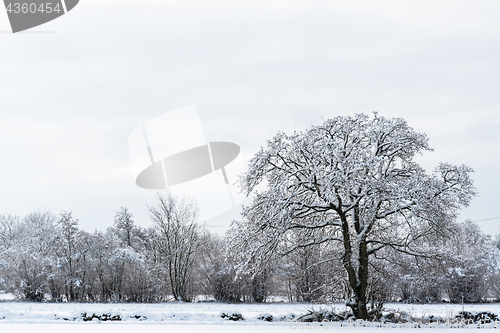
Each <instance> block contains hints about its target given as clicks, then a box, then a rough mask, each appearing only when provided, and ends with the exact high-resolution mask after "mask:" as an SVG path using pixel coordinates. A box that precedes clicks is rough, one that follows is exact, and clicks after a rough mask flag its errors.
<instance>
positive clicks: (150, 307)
mask: <svg viewBox="0 0 500 333" xmlns="http://www.w3.org/2000/svg"><path fill="white" fill-rule="evenodd" d="M332 307H334V308H335V309H336V310H337V311H343V310H345V309H346V307H345V305H343V304H310V303H265V304H226V303H217V302H206V303H177V302H171V303H158V304H142V303H141V304H134V303H125V304H116V303H115V304H91V303H89V304H85V303H28V302H0V332H2V333H3V332H8V331H9V330H10V329H14V328H16V327H18V328H20V330H16V332H23V331H24V328H26V327H32V326H29V325H28V326H26V324H37V327H38V326H40V327H41V328H43V329H44V330H45V329H47V327H52V326H54V324H58V325H60V324H62V325H76V326H72V327H75V328H76V332H78V329H79V328H78V327H86V326H88V325H93V326H92V327H93V328H98V331H99V330H100V329H101V327H112V328H113V330H114V329H115V328H116V329H118V327H123V325H129V324H131V325H133V327H136V328H137V326H136V325H148V330H149V327H152V326H155V325H159V327H161V326H164V325H168V326H169V327H170V326H175V327H180V328H182V330H183V331H184V330H185V329H186V332H189V331H190V330H191V329H193V330H199V329H200V328H201V327H202V326H203V327H205V326H206V325H208V326H213V325H215V326H216V327H219V328H220V327H222V326H224V327H226V326H229V327H233V329H234V325H236V326H237V329H238V331H241V330H240V329H243V330H245V329H246V328H245V327H247V326H249V327H253V328H254V329H255V328H256V327H255V326H256V325H259V330H261V328H260V327H261V326H262V329H264V331H263V332H266V331H267V329H266V328H265V327H273V332H275V331H276V330H277V331H280V330H281V329H282V328H283V327H285V328H287V329H291V327H290V326H291V322H290V319H291V318H292V315H295V317H297V316H299V315H301V314H303V313H305V312H307V311H308V310H310V309H320V308H322V309H325V308H332ZM385 308H387V309H391V310H398V311H405V312H407V313H409V314H410V315H412V316H413V317H414V318H416V319H417V320H418V319H419V318H425V317H426V316H429V315H434V316H440V317H443V318H453V317H454V316H455V315H457V314H458V313H459V312H460V311H462V305H461V304H402V303H388V304H386V305H385ZM463 308H464V310H465V311H471V312H479V311H489V312H493V313H496V314H500V304H465V305H464V306H463ZM83 312H85V313H87V315H88V316H91V315H92V314H94V313H95V314H96V315H102V314H106V313H109V314H111V315H120V316H121V318H122V320H123V321H120V322H101V323H100V324H102V325H104V326H98V325H94V323H92V322H83V321H82V320H81V313H83ZM221 313H227V314H233V313H241V314H242V315H243V317H244V318H245V321H242V322H241V321H240V322H232V321H229V320H227V319H223V318H221ZM136 315H137V316H138V317H139V319H136V318H135V316H136ZM268 315H272V316H273V318H275V319H277V318H281V320H280V321H275V322H265V321H262V320H259V319H258V318H259V317H263V316H268ZM64 318H69V319H71V320H74V318H76V321H66V320H64ZM97 323H99V322H98V321H97ZM38 324H39V325H38ZM302 324H304V323H302ZM79 325H81V326H79ZM56 326H57V325H56ZM274 329H276V330H274ZM203 330H204V331H205V328H203ZM223 330H225V328H224V329H223ZM37 331H39V330H38V328H37ZM56 331H57V330H56ZM56 331H54V332H56ZM120 331H121V330H120ZM125 332H126V331H125ZM152 332H155V329H153V331H152ZM72 333H73V332H72Z"/></svg>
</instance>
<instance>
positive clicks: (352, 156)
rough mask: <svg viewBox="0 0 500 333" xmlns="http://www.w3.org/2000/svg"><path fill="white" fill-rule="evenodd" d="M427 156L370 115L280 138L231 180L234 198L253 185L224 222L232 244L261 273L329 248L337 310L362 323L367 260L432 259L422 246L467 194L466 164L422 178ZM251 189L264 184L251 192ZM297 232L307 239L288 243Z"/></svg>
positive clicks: (444, 230)
mask: <svg viewBox="0 0 500 333" xmlns="http://www.w3.org/2000/svg"><path fill="white" fill-rule="evenodd" d="M430 150H431V149H430V147H429V145H428V138H427V137H426V135H425V134H421V133H418V132H416V131H414V130H413V129H412V128H411V127H409V126H408V124H407V123H406V121H405V120H403V119H400V118H397V119H386V118H384V117H380V116H378V115H377V114H376V113H375V114H374V116H373V117H371V118H370V117H369V116H367V115H364V114H358V115H356V116H354V117H336V118H334V119H329V120H327V121H325V122H324V123H323V124H322V125H319V126H313V127H312V128H310V129H309V130H307V131H305V132H295V133H294V134H292V135H286V134H285V133H281V132H280V133H278V134H277V135H276V136H275V137H274V138H273V139H272V140H270V141H268V143H267V147H265V148H261V150H260V151H259V152H258V153H257V154H256V155H255V156H254V157H253V158H252V159H251V160H250V162H249V169H248V171H247V172H246V173H245V174H244V175H243V176H242V177H241V179H240V185H241V187H242V189H243V191H244V192H246V193H247V194H249V193H250V192H252V191H253V190H254V189H255V198H254V200H253V203H252V204H251V205H250V206H248V207H245V209H244V211H243V217H244V219H243V221H240V222H236V223H234V225H233V226H234V228H235V230H236V234H237V236H236V237H235V238H234V239H233V242H232V244H233V247H234V249H235V250H236V249H238V251H245V253H246V254H247V255H248V258H249V259H248V260H247V261H246V263H249V262H254V261H257V262H259V263H260V266H261V267H266V262H269V261H270V260H271V259H272V258H273V256H275V255H276V254H279V255H287V254H289V253H291V252H293V251H296V250H298V249H301V248H305V247H309V246H313V245H318V244H323V243H333V244H336V245H337V246H338V247H339V248H340V249H341V256H340V260H341V262H342V265H343V267H344V269H345V272H346V275H347V280H348V282H349V285H350V288H351V291H352V294H351V295H350V299H349V300H348V302H347V305H348V306H350V307H351V308H352V310H353V313H354V315H355V316H356V317H357V318H361V319H367V318H368V312H367V309H366V289H367V286H368V275H369V273H368V272H369V258H370V257H372V256H374V255H376V254H377V252H379V251H381V250H383V249H385V250H387V251H397V252H400V253H404V254H407V255H411V256H421V257H426V256H427V257H428V256H435V255H438V254H439V253H438V252H437V249H435V248H434V247H433V244H432V242H431V240H433V239H435V238H436V237H447V236H448V234H449V227H450V225H451V224H452V222H453V221H454V220H455V218H456V216H457V213H458V212H459V210H460V209H461V208H462V207H464V206H467V205H468V204H469V202H470V201H471V199H472V197H473V196H474V195H475V193H474V186H473V183H472V180H471V178H470V176H469V174H470V173H471V172H472V170H471V169H470V168H468V167H466V166H453V165H450V164H448V163H440V164H439V166H438V167H437V168H436V169H435V171H434V172H433V173H432V174H427V173H426V171H425V170H424V169H423V168H422V167H421V166H419V164H418V163H416V162H415V160H414V158H415V156H416V155H417V154H421V153H423V152H425V151H430ZM259 184H267V187H266V188H265V189H264V190H260V191H259V190H257V189H256V187H257V186H258V185H259ZM297 230H299V231H301V232H304V233H309V235H310V236H309V237H306V238H304V239H303V240H301V241H300V242H296V243H293V242H288V241H287V240H288V238H289V237H288V235H289V234H290V233H292V232H296V231H297ZM319 230H321V233H320V232H319ZM316 231H318V232H316ZM244 266H245V263H244V264H243V265H242V267H244Z"/></svg>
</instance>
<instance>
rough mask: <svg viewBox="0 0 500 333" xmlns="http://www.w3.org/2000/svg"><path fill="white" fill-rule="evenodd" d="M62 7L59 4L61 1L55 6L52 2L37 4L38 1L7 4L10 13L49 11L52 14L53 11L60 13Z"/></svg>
mask: <svg viewBox="0 0 500 333" xmlns="http://www.w3.org/2000/svg"><path fill="white" fill-rule="evenodd" d="M61 11H62V9H61V8H60V6H59V3H56V4H55V5H54V6H53V5H52V3H51V2H47V3H42V4H40V5H37V4H36V3H9V5H8V6H7V12H8V13H15V14H19V13H23V14H27V13H32V14H34V13H47V14H50V13H52V12H55V13H60V12H61Z"/></svg>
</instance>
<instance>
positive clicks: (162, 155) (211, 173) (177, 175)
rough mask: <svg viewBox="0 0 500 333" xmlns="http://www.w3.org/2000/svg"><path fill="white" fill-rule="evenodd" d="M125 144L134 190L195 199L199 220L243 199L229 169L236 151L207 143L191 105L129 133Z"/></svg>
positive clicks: (233, 146)
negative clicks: (161, 192)
mask: <svg viewBox="0 0 500 333" xmlns="http://www.w3.org/2000/svg"><path fill="white" fill-rule="evenodd" d="M128 143H129V152H130V159H131V162H132V168H133V171H134V176H135V182H136V184H137V186H139V187H141V188H145V189H157V190H162V189H164V190H167V191H169V192H170V193H172V194H174V195H176V196H185V197H190V198H193V199H195V200H196V201H197V202H198V204H199V206H200V219H201V220H204V219H209V218H211V217H214V216H216V215H219V214H221V213H224V212H226V211H228V210H230V209H232V208H234V207H235V205H236V203H239V202H240V201H242V199H243V198H241V196H240V195H239V194H238V193H237V191H236V189H234V188H233V186H234V185H233V183H234V181H235V180H236V176H237V174H239V173H240V172H241V169H238V168H237V167H236V168H235V167H234V164H237V163H235V162H237V161H235V160H237V158H238V156H239V155H240V147H239V146H238V145H237V144H235V143H232V142H208V141H207V140H206V139H205V136H204V133H203V128H202V126H201V122H200V119H199V117H198V112H197V110H196V107H195V106H194V105H191V106H187V107H184V108H180V109H177V110H174V111H170V112H167V113H164V114H162V115H160V116H158V117H155V118H153V119H150V120H148V121H146V122H145V123H143V124H142V125H140V126H138V127H137V128H136V129H134V130H133V131H132V133H131V134H130V136H129V141H128Z"/></svg>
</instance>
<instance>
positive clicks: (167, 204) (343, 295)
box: [0, 196, 500, 308]
mask: <svg viewBox="0 0 500 333" xmlns="http://www.w3.org/2000/svg"><path fill="white" fill-rule="evenodd" d="M149 210H150V213H151V221H152V222H153V226H151V227H150V228H143V227H140V226H138V225H136V224H135V222H134V219H133V215H132V214H131V213H130V212H129V211H128V209H127V208H124V207H122V208H121V209H120V210H119V211H117V212H116V215H115V220H114V223H113V226H111V227H109V228H108V229H107V230H106V231H105V232H100V231H95V232H93V233H90V232H87V231H84V230H81V229H80V228H79V227H78V220H76V219H75V218H74V217H73V216H72V214H71V213H68V212H61V213H60V214H59V216H56V215H54V214H52V213H50V212H40V211H36V212H33V213H31V214H28V215H27V216H25V217H23V218H22V219H21V218H19V217H17V216H12V215H0V290H2V291H4V292H12V293H14V294H15V295H16V296H17V297H18V299H21V300H27V301H35V302H58V301H59V302H62V301H69V302H165V301H173V300H177V301H179V300H180V301H193V300H194V299H195V298H196V296H202V297H198V299H200V300H203V299H212V300H217V301H221V302H229V303H239V302H266V301H272V300H284V301H291V302H317V303H319V302H342V301H345V300H346V299H348V297H349V295H350V292H351V291H350V289H349V288H350V286H349V282H348V280H347V277H346V276H345V272H344V269H343V267H342V266H341V264H340V263H339V261H337V260H333V258H334V257H335V256H336V253H335V252H336V251H337V250H336V249H335V248H333V247H331V246H329V245H328V244H326V243H323V244H316V245H314V246H310V247H304V248H300V249H298V250H297V251H294V252H293V253H290V254H289V255H287V256H284V257H279V256H276V257H275V258H274V261H273V263H272V265H268V266H267V267H266V268H265V269H264V270H259V269H258V267H257V265H256V264H255V266H254V267H253V271H252V270H251V271H247V272H245V273H241V272H239V270H238V266H239V265H241V263H242V262H244V261H245V260H247V259H248V258H246V257H245V256H244V253H243V252H235V251H234V249H232V248H231V241H232V240H233V239H234V233H235V232H236V230H235V229H234V228H233V229H231V230H229V231H228V232H227V234H226V235H225V236H219V235H216V234H212V233H210V232H208V231H207V230H205V229H204V228H203V226H201V225H199V224H197V223H196V205H195V203H193V202H189V201H187V200H184V201H182V200H177V199H176V198H174V197H171V196H168V197H166V198H164V197H161V196H159V197H158V203H157V205H156V206H152V207H150V208H149ZM439 247H440V248H441V250H442V257H441V258H439V259H434V258H421V259H420V260H414V258H412V257H408V256H403V255H400V254H397V253H392V254H387V255H386V256H384V257H382V256H381V257H380V258H374V260H372V261H371V264H370V272H369V273H370V274H369V276H370V279H369V281H368V286H367V302H368V304H369V305H370V304H371V307H372V308H376V307H377V306H381V305H382V304H383V303H384V302H389V301H403V302H417V303H423V302H442V301H450V302H455V303H460V302H465V303H472V302H488V301H497V302H498V301H500V234H499V235H497V236H496V238H492V237H491V236H490V235H486V234H483V233H482V232H481V230H480V228H479V227H478V226H477V225H476V224H475V223H472V222H470V221H467V222H464V223H461V224H456V225H455V226H454V231H453V235H452V236H451V237H449V238H448V239H446V241H443V242H442V243H441V244H439ZM248 267H252V264H251V263H250V264H249V266H248Z"/></svg>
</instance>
